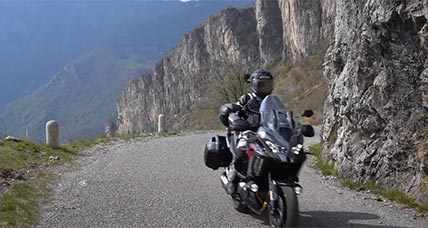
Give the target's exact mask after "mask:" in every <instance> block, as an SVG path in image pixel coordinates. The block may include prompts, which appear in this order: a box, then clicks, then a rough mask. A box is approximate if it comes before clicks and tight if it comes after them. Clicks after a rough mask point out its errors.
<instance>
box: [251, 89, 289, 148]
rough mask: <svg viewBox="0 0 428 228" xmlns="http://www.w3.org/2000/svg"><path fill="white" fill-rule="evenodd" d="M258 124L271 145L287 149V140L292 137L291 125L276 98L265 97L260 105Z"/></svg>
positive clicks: (283, 107) (282, 106)
mask: <svg viewBox="0 0 428 228" xmlns="http://www.w3.org/2000/svg"><path fill="white" fill-rule="evenodd" d="M260 118H261V119H260V124H261V128H260V129H259V131H262V132H263V133H262V135H264V136H265V137H263V138H266V139H268V140H270V141H272V143H275V144H277V145H278V146H280V147H282V148H283V149H285V151H284V152H286V151H288V149H289V143H288V142H289V140H290V138H291V135H292V132H293V130H292V123H291V119H290V117H289V115H288V113H287V110H286V108H285V106H284V105H283V104H282V102H281V101H280V100H279V98H278V97H276V96H267V97H266V98H265V99H264V100H263V101H262V104H261V105H260Z"/></svg>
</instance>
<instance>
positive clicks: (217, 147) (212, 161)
mask: <svg viewBox="0 0 428 228" xmlns="http://www.w3.org/2000/svg"><path fill="white" fill-rule="evenodd" d="M232 159H233V155H232V153H231V152H230V150H229V148H228V147H227V142H226V137H225V136H220V135H216V136H214V137H212V138H211V139H210V140H209V141H208V143H207V145H206V146H205V151H204V160H205V165H206V166H207V167H209V168H211V169H214V170H216V169H218V168H220V167H227V166H229V165H230V163H231V162H232Z"/></svg>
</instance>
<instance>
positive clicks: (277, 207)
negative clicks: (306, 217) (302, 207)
mask: <svg viewBox="0 0 428 228" xmlns="http://www.w3.org/2000/svg"><path fill="white" fill-rule="evenodd" d="M298 219H299V205H298V201H297V196H296V193H295V191H294V188H293V187H290V186H284V187H280V188H278V200H277V201H276V202H275V204H274V205H273V208H271V210H270V213H269V221H270V224H271V226H272V227H275V228H283V227H296V226H297V225H298Z"/></svg>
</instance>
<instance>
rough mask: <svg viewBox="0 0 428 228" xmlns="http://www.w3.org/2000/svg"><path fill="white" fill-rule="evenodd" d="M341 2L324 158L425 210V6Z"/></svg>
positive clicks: (328, 62) (413, 0)
mask: <svg viewBox="0 0 428 228" xmlns="http://www.w3.org/2000/svg"><path fill="white" fill-rule="evenodd" d="M336 3H337V5H336V7H337V9H336V18H335V35H334V44H333V45H332V46H331V47H330V48H329V50H328V53H327V55H326V57H325V69H324V75H325V76H326V78H327V79H328V81H329V94H328V97H327V100H326V103H325V107H324V119H323V135H322V139H323V147H324V156H325V158H328V159H330V160H332V161H334V162H335V164H336V166H337V168H338V171H339V173H340V175H343V176H345V177H349V178H353V179H357V180H361V181H365V180H375V181H377V183H379V184H381V185H383V186H385V187H393V188H396V189H400V190H402V191H405V192H407V193H411V194H412V195H415V196H417V198H418V200H419V201H420V202H425V203H427V202H428V194H427V192H428V177H427V174H428V168H427V167H428V146H427V145H428V144H427V140H428V119H427V117H428V113H427V111H428V106H427V96H426V95H427V82H428V78H427V76H428V58H427V53H428V49H427V44H426V41H425V39H426V37H427V34H428V32H427V28H428V24H427V18H428V15H427V9H428V1H426V0H424V1H422V0H408V1H404V0H403V1H400V0H394V1H389V0H381V1H370V0H365V1H347V0H338V1H336Z"/></svg>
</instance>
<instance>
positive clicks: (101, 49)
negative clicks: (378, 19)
mask: <svg viewBox="0 0 428 228" xmlns="http://www.w3.org/2000/svg"><path fill="white" fill-rule="evenodd" d="M248 2H249V1H231V0H224V1H198V2H193V1H191V2H186V3H183V2H179V1H138V2H136V1H121V2H120V3H119V2H112V1H108V2H105V1H100V2H95V1H73V2H71V1H70V2H45V1H42V2H35V1H20V2H0V27H1V30H2V32H0V49H1V50H2V54H1V55H0V76H1V78H2V82H1V83H0V132H6V133H8V134H12V135H17V136H24V135H25V134H26V131H28V134H29V136H30V138H32V139H38V140H40V139H42V138H43V135H44V130H43V124H44V122H45V121H46V120H48V119H57V120H58V121H59V122H60V123H61V125H62V126H63V127H64V128H63V131H62V132H63V134H62V139H63V140H69V139H75V138H81V137H86V136H94V135H96V134H100V133H103V131H104V130H103V129H104V125H105V124H106V123H107V122H108V121H109V120H111V119H115V114H114V107H115V102H116V98H117V96H118V91H120V89H121V88H123V87H124V86H125V84H124V83H125V82H126V81H127V80H129V79H131V78H133V77H136V76H139V75H141V74H142V73H143V72H144V70H145V69H149V68H151V67H152V66H153V65H154V63H155V62H156V61H157V60H158V58H159V57H160V56H161V55H162V54H164V53H165V52H166V51H167V50H168V49H169V48H171V47H173V46H174V44H175V43H176V42H177V40H178V39H179V38H180V37H181V36H182V34H183V33H184V32H185V31H188V30H190V29H191V28H192V27H194V26H196V25H198V24H199V23H200V22H201V21H203V20H204V19H206V18H207V17H208V15H210V14H211V13H213V12H216V11H218V10H220V9H222V8H224V7H226V6H228V5H235V6H241V5H246V4H248ZM52 76H54V77H53V78H52ZM24 95H25V97H22V96H24ZM19 97H22V98H19ZM15 98H19V99H17V100H15V101H13V102H11V101H12V100H14V99H15ZM5 103H9V104H8V105H7V106H5V105H4V104H5ZM2 107H3V108H2ZM2 109H3V110H2ZM26 129H27V130H26Z"/></svg>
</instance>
